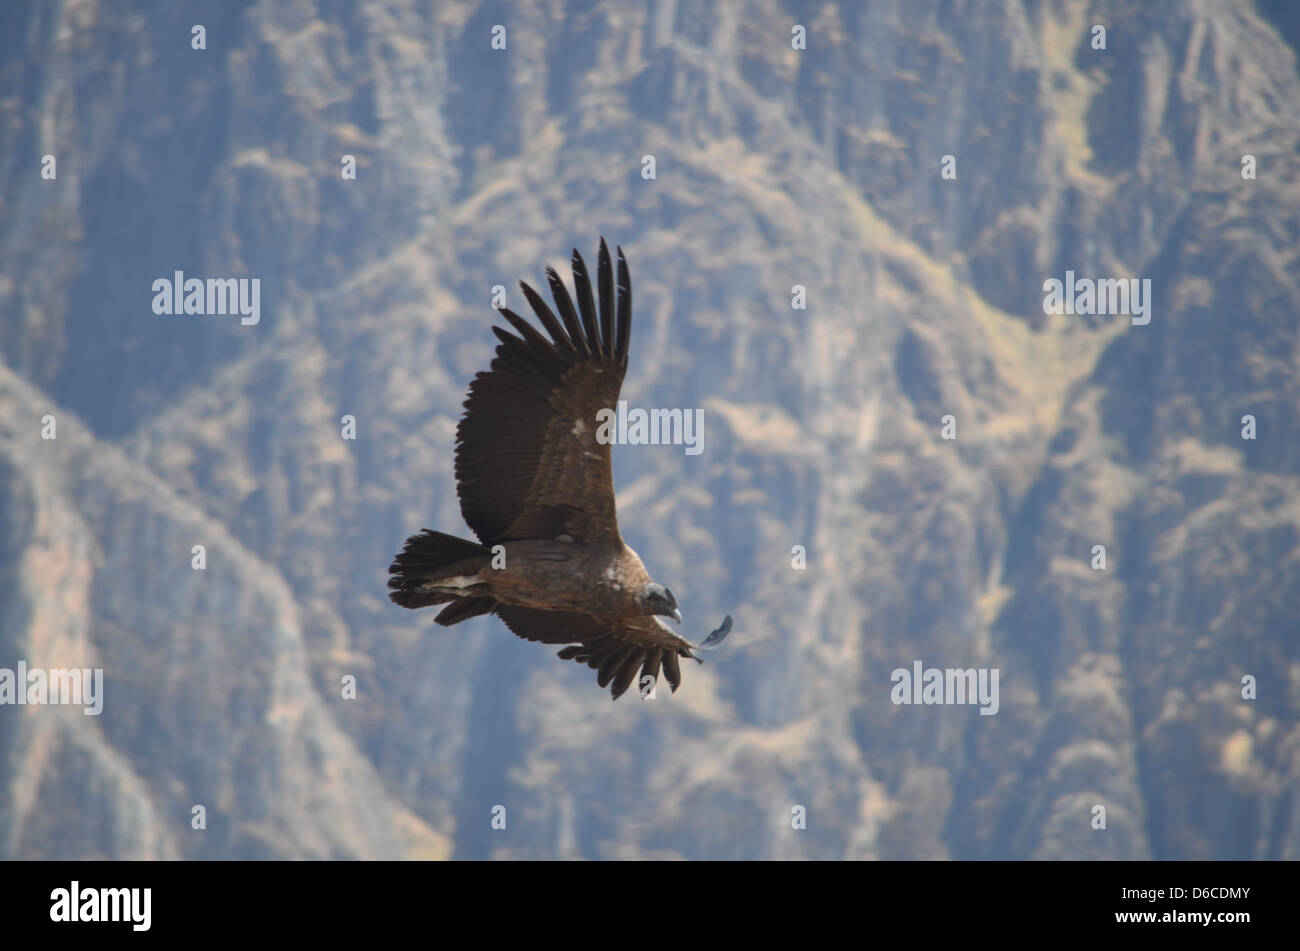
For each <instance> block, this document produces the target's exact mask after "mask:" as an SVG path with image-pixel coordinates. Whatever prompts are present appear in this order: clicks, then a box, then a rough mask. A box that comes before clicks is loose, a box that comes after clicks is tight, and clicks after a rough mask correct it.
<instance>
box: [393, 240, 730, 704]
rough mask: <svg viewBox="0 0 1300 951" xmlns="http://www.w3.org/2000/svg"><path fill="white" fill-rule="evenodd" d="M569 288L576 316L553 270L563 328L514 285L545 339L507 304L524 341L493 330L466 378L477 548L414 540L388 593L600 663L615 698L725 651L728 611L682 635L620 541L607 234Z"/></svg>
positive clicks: (628, 293)
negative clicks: (609, 431)
mask: <svg viewBox="0 0 1300 951" xmlns="http://www.w3.org/2000/svg"><path fill="white" fill-rule="evenodd" d="M573 279H574V291H575V293H576V296H577V306H576V307H575V306H574V302H573V299H572V298H571V297H570V296H569V292H568V290H567V288H565V286H564V284H563V282H562V281H561V280H560V278H559V276H558V275H557V274H556V273H555V271H554V270H553V269H550V268H548V269H547V280H548V282H549V284H550V287H551V292H552V294H553V295H554V298H555V303H556V307H557V308H558V310H559V318H558V319H557V317H556V315H555V314H554V313H553V312H552V311H551V309H550V308H549V307H548V306H547V304H546V303H545V302H544V301H543V300H542V299H541V297H540V296H538V294H537V293H536V292H535V291H534V290H533V289H532V288H531V287H529V286H528V285H527V284H522V285H521V286H522V288H523V292H524V296H525V298H526V299H527V300H528V302H529V304H531V305H532V308H533V311H534V313H535V314H536V315H537V318H538V320H539V321H540V322H541V324H542V326H543V328H544V329H545V330H546V331H547V334H549V339H548V338H547V337H546V336H543V335H542V334H541V333H540V332H538V330H537V329H536V328H534V327H533V326H532V325H531V324H529V323H528V322H527V321H525V320H524V319H523V318H521V317H519V316H518V315H517V314H515V313H514V312H513V311H510V310H505V309H503V310H502V311H501V313H502V316H504V317H505V318H506V320H507V321H508V322H509V323H510V324H511V326H512V327H513V328H514V329H515V330H516V331H517V332H518V334H519V336H514V335H512V334H510V333H507V332H506V331H504V330H502V329H500V328H499V327H493V328H492V330H493V332H494V333H495V334H496V335H497V337H498V338H499V339H500V341H501V343H500V346H498V347H497V352H496V358H495V359H494V360H493V361H492V365H491V368H490V369H489V370H488V371H487V372H485V373H480V374H478V375H477V376H476V377H475V378H474V380H473V382H472V383H471V384H470V389H469V398H468V399H467V400H466V401H465V414H464V416H463V417H462V418H461V421H460V424H459V425H458V427H457V429H456V480H457V494H458V496H459V498H460V504H461V513H462V514H463V515H464V516H465V521H466V522H467V523H468V524H469V526H470V528H471V529H473V531H474V533H475V535H477V536H478V538H479V541H478V542H477V543H476V542H472V541H467V540H465V539H462V538H456V537H455V536H452V535H446V534H443V533H441V532H432V531H429V530H428V529H425V530H424V531H423V532H421V533H420V534H418V535H413V536H411V538H409V539H407V542H406V546H405V548H404V549H403V550H402V552H401V553H400V554H399V555H398V556H397V559H396V560H395V561H394V562H393V564H392V565H391V566H390V567H389V572H390V573H391V577H390V578H389V580H388V587H389V589H390V591H389V596H390V597H391V598H392V600H393V601H394V602H396V603H397V604H400V605H402V606H403V607H407V608H420V607H426V606H428V605H446V607H444V608H443V610H442V611H441V612H440V613H439V614H438V616H437V618H436V620H437V621H438V623H440V624H444V625H452V624H457V623H459V622H461V621H464V620H466V619H468V618H471V617H476V616H478V615H481V614H488V613H492V614H496V615H497V616H498V617H500V618H501V619H502V621H504V622H505V624H506V626H507V627H509V628H510V630H512V631H513V632H514V633H515V634H517V635H518V636H520V637H523V638H526V639H528V640H534V641H541V642H543V643H547V644H568V645H570V646H568V647H566V648H565V649H564V650H561V651H560V652H559V656H560V657H562V658H566V659H572V660H577V661H580V662H583V663H586V664H587V665H588V666H590V667H592V668H594V669H596V670H597V671H598V676H597V681H598V683H599V684H600V685H601V686H602V687H603V686H605V685H606V684H607V683H608V684H611V692H612V693H613V696H614V699H618V697H619V696H620V695H621V694H622V693H623V692H624V691H626V690H627V688H628V686H629V685H630V684H631V682H632V679H633V677H635V676H636V672H637V670H640V671H641V683H642V685H643V686H645V685H646V684H647V682H648V683H649V684H653V682H654V681H655V680H656V679H657V678H658V676H659V672H660V669H661V668H662V670H663V672H664V675H665V677H666V678H667V679H668V682H669V684H670V685H671V687H672V689H673V690H674V691H675V690H676V689H677V687H678V685H679V684H680V682H681V671H680V668H679V666H678V658H679V657H689V658H692V659H695V660H698V658H696V657H695V654H694V653H693V651H694V650H696V649H698V648H712V647H714V646H716V645H717V644H718V643H720V642H721V641H722V639H723V638H724V637H726V635H727V633H728V631H730V629H731V618H730V617H728V618H727V619H726V620H725V621H724V622H723V624H722V626H721V627H719V628H718V629H717V630H716V631H714V632H713V633H712V634H711V635H709V637H708V638H707V639H706V640H705V641H704V643H703V644H700V645H695V644H692V643H691V642H690V641H687V640H685V639H683V638H681V637H679V636H678V635H677V634H676V633H674V632H673V630H672V628H671V627H669V626H668V625H667V624H666V623H665V622H664V621H663V620H662V618H663V617H671V618H673V619H674V620H676V621H678V622H680V621H681V614H680V613H679V612H678V610H677V601H676V599H675V598H674V597H673V594H672V592H671V591H669V590H668V589H667V588H665V587H663V586H662V585H660V584H657V583H656V582H655V581H654V579H653V578H651V576H650V573H649V572H648V571H647V570H646V567H645V565H644V564H643V563H642V562H641V559H640V558H639V557H638V556H637V554H636V552H634V551H633V550H632V549H631V548H629V547H628V546H627V545H626V544H625V543H624V541H623V539H622V537H621V536H620V535H619V531H618V520H617V517H616V513H615V506H614V485H613V473H612V468H611V459H610V446H609V443H608V442H607V441H603V440H602V439H600V438H598V433H599V431H600V430H599V426H598V414H599V413H601V411H610V410H612V408H613V407H614V406H615V405H616V403H617V402H618V396H619V391H620V389H621V388H622V384H623V377H624V375H625V373H626V372H627V357H628V343H629V341H630V338H631V327H632V284H631V280H630V278H629V276H628V268H627V261H626V260H625V259H624V257H623V251H622V249H621V248H620V249H619V252H618V288H617V291H618V296H617V307H616V304H615V288H614V273H613V267H612V264H611V261H610V255H609V248H608V247H607V246H606V244H605V241H604V239H602V240H601V242H600V256H599V261H598V272H597V293H593V290H592V286H591V281H590V279H589V278H588V276H587V269H586V265H585V264H584V262H583V260H582V257H581V256H580V255H579V254H578V252H577V251H576V250H575V251H574V252H573ZM597 299H599V305H600V306H599V310H597V307H596V302H597Z"/></svg>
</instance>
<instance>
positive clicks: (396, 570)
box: [388, 528, 494, 625]
mask: <svg viewBox="0 0 1300 951" xmlns="http://www.w3.org/2000/svg"><path fill="white" fill-rule="evenodd" d="M491 555H492V550H491V549H490V548H487V547H485V546H483V545H480V544H479V543H478V542H472V541H468V540H466V539H464V538H457V537H456V536H454V535H447V534H444V533H443V532H434V531H430V530H429V529H427V528H426V529H424V530H423V531H422V532H420V533H419V534H418V535H412V536H411V537H410V538H408V539H407V540H406V545H405V546H404V547H403V548H402V551H401V553H400V554H398V556H397V557H396V559H394V561H393V563H392V564H391V565H389V566H388V572H389V578H388V588H389V590H388V597H389V598H391V599H392V601H393V602H394V603H395V604H400V605H401V606H402V607H404V608H423V607H427V606H428V605H431V604H445V603H446V602H448V601H454V602H455V604H453V605H452V606H451V607H449V608H447V609H446V610H444V611H443V612H442V613H441V614H439V615H438V617H437V618H436V620H437V621H438V623H440V624H448V625H450V624H456V623H457V622H459V621H463V620H465V619H466V618H471V617H475V616H477V615H479V614H486V613H487V612H488V611H491V610H492V605H493V603H494V602H493V601H492V599H491V598H482V597H464V598H462V597H458V596H457V595H456V594H454V593H451V592H447V591H428V590H426V587H427V585H428V584H429V583H430V582H434V581H437V580H439V577H440V576H446V577H451V576H453V575H456V574H461V573H465V574H472V573H475V572H477V571H478V570H479V569H480V568H481V567H482V566H483V564H485V563H486V561H485V559H487V558H490V557H491ZM453 565H455V566H456V568H455V570H450V571H449V570H448V569H450V568H451V566H453ZM466 594H467V595H469V594H470V592H469V591H466ZM481 601H486V602H487V605H486V606H483V605H481V604H480V603H479V602H481Z"/></svg>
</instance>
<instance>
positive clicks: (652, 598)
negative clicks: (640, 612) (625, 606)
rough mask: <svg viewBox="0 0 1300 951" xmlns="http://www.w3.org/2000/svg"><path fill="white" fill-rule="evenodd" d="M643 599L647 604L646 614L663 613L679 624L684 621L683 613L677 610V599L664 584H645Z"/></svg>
mask: <svg viewBox="0 0 1300 951" xmlns="http://www.w3.org/2000/svg"><path fill="white" fill-rule="evenodd" d="M641 601H642V603H643V604H644V605H645V611H646V614H662V615H663V616H664V617H670V618H672V619H673V620H674V621H676V622H677V623H678V624H681V623H682V613H681V612H680V611H678V610H677V599H676V598H674V597H673V593H672V592H671V591H669V590H668V589H667V588H665V587H664V586H663V585H661V584H655V583H654V582H653V581H652V582H650V584H648V585H646V586H645V592H644V593H643V594H642V595H641Z"/></svg>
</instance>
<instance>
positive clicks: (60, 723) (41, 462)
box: [0, 0, 1300, 859]
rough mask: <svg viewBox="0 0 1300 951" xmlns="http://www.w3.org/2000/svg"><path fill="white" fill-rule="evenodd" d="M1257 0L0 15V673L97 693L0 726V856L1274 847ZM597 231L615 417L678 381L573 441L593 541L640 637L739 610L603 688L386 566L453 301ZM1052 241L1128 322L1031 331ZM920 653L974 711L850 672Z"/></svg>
mask: <svg viewBox="0 0 1300 951" xmlns="http://www.w3.org/2000/svg"><path fill="white" fill-rule="evenodd" d="M1265 13H1269V14H1271V15H1273V16H1275V17H1282V18H1283V20H1285V18H1286V16H1287V14H1286V13H1285V12H1282V13H1278V12H1277V10H1276V5H1273V6H1272V7H1271V8H1268V9H1256V8H1254V7H1252V6H1250V5H1248V4H1245V3H1237V2H1230V0H1222V2H1215V0H1204V2H1197V3H1185V4H1182V3H1180V4H1149V3H1144V2H1140V0H1110V2H1107V0H1095V2H1088V0H985V2H973V0H972V2H963V0H872V2H864V3H856V2H843V3H812V2H793V0H791V2H780V0H754V2H745V3H728V4H715V3H709V2H703V0H699V2H696V0H657V2H652V3H626V4H624V3H596V2H589V0H537V2H529V3H518V4H515V3H510V4H507V3H498V2H480V3H468V4H453V3H443V2H440V0H435V2H416V0H385V2H372V3H364V4H351V3H339V2H327V0H315V2H312V0H254V2H244V3H220V4H215V3H214V4H212V5H211V6H210V7H208V8H206V9H204V10H203V11H202V12H201V13H195V12H194V9H193V8H192V7H191V5H179V4H166V3H138V4H134V5H132V4H120V3H115V4H107V3H104V2H102V0H73V2H68V3H64V4H58V5H55V4H31V5H27V4H24V5H19V6H17V7H15V8H14V9H12V10H10V11H8V12H7V14H6V17H7V21H8V22H7V25H6V29H5V30H4V31H0V144H2V147H0V182H2V183H3V187H2V188H0V668H10V669H13V668H15V667H16V665H17V664H18V662H19V661H24V662H25V663H26V664H28V665H30V666H39V667H44V668H60V667H98V668H102V669H103V682H104V688H103V691H104V706H103V711H102V713H101V714H100V715H99V716H85V715H83V712H82V710H81V709H80V708H79V707H69V706H39V705H22V706H19V705H5V706H0V857H6V858H92V857H115V858H262V857H338V858H342V857H356V858H379V857H389V858H391V857H408V858H424V857H428V858H442V857H455V858H484V857H494V858H507V857H517V858H550V857H559V858H634V857H639V858H676V857H684V858H779V859H787V858H847V859H873V858H877V859H895V858H934V859H939V858H963V859H970V858H1119V859H1142V858H1171V859H1209V858H1260V859H1264V858H1289V859H1296V858H1300V809H1296V808H1295V802H1294V797H1295V794H1296V790H1297V789H1300V533H1298V527H1300V448H1298V447H1300V374H1298V373H1297V367H1298V366H1300V337H1298V334H1297V329H1298V327H1300V263H1298V261H1297V257H1298V250H1300V75H1298V74H1297V69H1296V58H1295V53H1294V51H1293V50H1292V49H1291V47H1290V46H1288V44H1287V41H1286V39H1285V37H1286V36H1288V35H1289V36H1292V37H1294V36H1295V35H1296V32H1295V31H1294V29H1292V27H1294V23H1292V22H1290V21H1287V22H1282V23H1279V22H1278V21H1277V20H1276V19H1275V20H1270V19H1267V18H1266V17H1265ZM195 26H201V27H202V28H203V29H202V30H201V31H199V32H198V33H197V34H196V31H195V30H194V27H195ZM498 26H499V27H503V28H504V29H503V30H498V29H496V28H497V27H498ZM1097 26H1101V27H1104V30H1105V34H1104V48H1099V47H1098V45H1097V42H1098V34H1097V31H1096V29H1095V28H1096V27H1097ZM798 28H802V30H800V29H798ZM1288 31H1289V32H1288ZM200 39H201V40H202V45H203V48H202V49H195V48H194V46H195V45H196V44H197V43H198V42H199V40H200ZM501 46H504V48H496V47H501ZM800 46H802V47H804V48H796V47H800ZM47 156H52V157H53V166H52V167H51V164H50V162H49V160H48V159H47V158H46V157H47ZM346 156H351V157H353V159H354V160H355V168H356V174H355V178H349V177H346V176H345V172H346V163H347V159H346V158H345V157H346ZM50 170H52V171H53V176H52V177H49V176H48V174H47V172H48V171H50ZM601 234H604V235H606V236H608V238H609V239H610V241H611V243H614V242H616V243H618V244H620V245H621V246H622V247H623V248H624V250H625V251H626V252H627V255H628V258H629V261H630V264H631V268H632V281H633V287H634V291H635V302H636V303H635V306H636V318H635V323H634V331H633V333H634V336H633V341H632V365H631V369H630V371H629V374H628V378H627V381H626V384H625V388H624V398H625V399H627V400H628V402H629V405H631V406H634V407H636V406H640V407H665V408H668V407H679V408H699V409H702V410H703V414H704V431H703V434H704V444H703V451H702V452H701V453H699V454H698V455H689V454H687V453H685V452H684V451H683V447H681V446H622V447H618V448H616V449H615V452H614V459H615V476H616V482H617V485H618V489H619V507H620V523H621V527H622V531H623V534H624V537H625V538H626V539H627V541H628V542H629V544H631V545H632V546H633V547H634V548H636V549H637V550H638V551H639V552H640V554H641V555H642V557H643V558H644V560H645V562H646V564H647V565H648V566H649V568H650V570H651V572H652V573H653V574H654V576H655V577H656V578H657V579H658V580H660V581H662V582H664V583H666V584H668V585H670V586H671V587H672V588H673V590H674V592H675V593H676V595H677V597H678V600H679V602H680V603H681V605H682V609H683V613H684V614H685V615H686V625H685V627H684V633H685V634H686V635H687V636H690V637H695V638H699V637H702V636H703V635H704V633H705V632H707V631H708V630H709V629H710V628H711V627H712V626H713V625H715V624H716V623H717V621H718V620H719V619H720V618H721V617H722V615H723V613H724V612H731V613H732V614H733V616H734V617H735V622H736V626H735V631H734V633H733V634H732V636H731V639H730V640H729V641H728V643H727V644H726V645H725V647H724V649H723V650H721V651H719V652H717V653H715V654H713V655H711V656H709V657H708V659H707V662H706V664H705V665H704V666H700V667H697V666H695V665H693V664H692V665H690V667H689V669H686V670H684V671H683V673H684V683H683V686H682V689H681V690H680V691H678V692H677V693H676V694H673V695H671V696H670V695H668V693H667V691H666V690H664V691H660V692H659V693H658V695H657V696H656V698H655V699H654V700H647V701H644V702H643V701H641V700H640V699H639V698H637V697H636V696H635V695H634V694H633V695H629V696H627V697H625V698H624V699H622V700H620V701H619V702H618V703H615V704H611V703H610V701H609V696H608V693H607V692H605V691H602V690H599V689H598V688H597V687H596V685H595V683H594V677H593V675H592V672H591V671H589V670H587V669H586V668H584V667H579V666H578V665H575V664H572V663H565V662H561V661H559V660H556V659H555V657H554V651H553V650H552V649H548V648H546V647H544V646H542V645H538V644H531V643H526V642H523V641H520V640H517V639H516V638H514V637H512V636H510V635H509V633H508V632H506V631H505V629H504V627H503V626H502V625H501V624H500V623H499V622H498V621H496V620H495V619H484V618H479V619H476V620H474V621H471V622H467V623H465V624H463V625H461V626H459V627H457V628H454V629H441V628H436V629H435V627H434V625H433V623H432V616H431V614H432V612H421V613H411V612H407V611H404V610H402V609H400V608H397V607H395V606H394V605H392V604H391V603H389V601H388V600H387V598H386V590H385V580H386V569H387V566H388V564H389V562H390V561H391V557H392V555H393V554H394V552H395V551H397V550H398V548H399V547H400V545H401V543H402V542H403V540H404V539H405V537H406V536H407V535H408V534H410V533H412V532H414V531H415V530H417V529H419V528H421V527H424V526H428V527H431V528H439V529H442V530H446V531H450V532H453V533H455V534H468V532H467V531H466V530H465V529H464V527H463V523H462V521H461V519H460V515H459V510H458V506H457V502H456V496H455V486H454V480H453V473H452V449H453V439H454V428H455V424H456V420H457V418H458V416H459V413H460V404H461V401H462V400H463V398H464V392H465V388H466V385H467V383H468V381H469V379H470V378H471V377H472V376H473V374H474V373H475V372H476V371H478V370H480V369H483V368H485V367H486V365H487V363H488V361H489V360H490V358H491V353H492V348H493V346H494V343H495V340H494V338H493V336H492V334H491V333H490V331H489V327H490V325H491V323H492V322H493V319H494V315H493V312H492V310H491V306H492V301H493V293H494V291H493V288H494V286H495V285H502V286H504V287H505V289H506V290H505V294H506V304H507V306H510V307H512V308H515V309H523V307H524V302H523V299H522V295H521V294H520V292H519V291H518V288H517V284H516V283H515V282H516V280H517V279H519V278H523V279H526V280H528V281H529V282H530V283H533V284H534V285H535V286H538V285H539V284H540V283H541V282H543V276H542V269H543V266H544V265H545V264H547V263H553V264H555V265H557V266H558V267H559V268H560V270H561V273H563V274H564V275H565V276H566V277H567V275H568V268H567V265H566V264H565V261H566V258H567V254H568V251H569V249H570V248H571V247H575V246H576V247H577V248H579V249H580V250H581V251H582V252H583V253H584V254H585V255H587V256H588V257H589V258H590V256H591V255H593V254H594V251H595V246H596V241H597V238H598V236H599V235H601ZM178 270H179V271H182V272H183V273H184V274H185V275H186V276H187V277H201V278H250V279H251V278H257V279H258V280H259V281H260V315H259V320H258V322H257V323H256V324H248V325H245V324H243V323H242V322H241V321H240V319H239V318H238V317H229V316H226V317H220V316H212V317H199V316H159V315H158V314H156V313H155V312H154V309H153V307H152V302H153V300H154V297H155V292H154V290H153V283H154V282H155V281H156V280H159V279H163V278H166V279H171V278H172V276H173V274H174V272H176V271H178ZM1067 271H1069V272H1072V273H1073V274H1074V275H1078V276H1081V277H1088V278H1093V279H1105V278H1114V279H1129V278H1135V279H1139V281H1141V280H1149V282H1150V284H1149V287H1150V290H1149V296H1148V298H1147V303H1148V304H1149V323H1145V324H1142V323H1140V322H1139V318H1137V317H1136V316H1133V317H1130V316H1124V315H1119V316H1078V315H1066V314H1051V313H1046V312H1045V310H1044V304H1043V301H1044V297H1045V294H1044V282H1046V281H1049V280H1053V279H1056V280H1060V281H1062V282H1064V281H1066V280H1067ZM796 285H797V287H796ZM799 305H803V306H799ZM498 322H499V321H498ZM345 416H350V417H352V418H353V420H354V421H355V439H345V438H343V427H344V423H343V418H344V417H345ZM946 417H951V419H950V420H949V419H945V418H946ZM1243 417H1250V418H1251V421H1250V422H1249V423H1247V422H1245V421H1244V420H1243ZM51 420H52V421H53V426H54V427H55V433H56V438H47V437H48V435H49V434H50V427H51ZM1247 431H1249V432H1248V434H1253V436H1254V438H1249V439H1248V438H1243V432H1247ZM945 436H954V437H955V438H945ZM195 546H203V548H202V549H201V551H202V555H201V556H199V555H196V554H195ZM1096 546H1104V558H1105V561H1104V567H1102V563H1101V562H1100V561H1099V560H1098V558H1099V556H1098V549H1097V547H1096ZM199 557H202V558H203V565H204V566H203V567H202V568H201V569H197V568H196V567H195V564H196V558H199ZM918 661H919V662H921V664H922V665H923V667H926V668H928V667H935V668H988V669H996V670H997V672H998V674H999V681H998V683H999V685H1000V697H999V702H998V708H997V712H996V714H994V715H981V713H980V710H979V709H978V708H977V707H976V706H973V705H970V704H964V705H963V704H952V705H929V704H920V705H915V704H897V703H895V702H893V692H894V689H895V684H894V682H893V671H895V670H896V669H899V668H903V669H906V670H908V671H909V672H910V671H911V670H912V668H913V664H914V663H915V662H918ZM1243 678H1246V685H1243ZM349 684H355V696H352V694H351V691H350V690H349V688H348V685H349ZM1243 694H1245V696H1243ZM196 806H202V807H203V810H202V811H201V814H202V816H203V817H204V818H203V819H202V821H199V820H197V819H196V815H198V814H199V813H196V810H195V807H196ZM497 807H504V811H502V810H501V809H498V808H497ZM1098 807H1102V808H1103V810H1104V812H1103V811H1099V810H1098ZM494 816H504V818H505V823H504V824H505V827H504V828H495V827H494V823H493V819H494ZM1099 819H1101V820H1104V827H1101V824H1100V823H1099ZM196 825H198V826H201V827H200V828H196V827H195V826H196ZM496 825H497V826H499V825H501V822H500V821H498V822H497V823H496Z"/></svg>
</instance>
